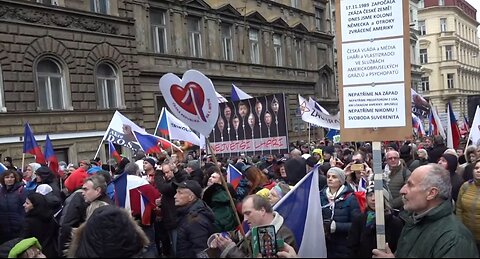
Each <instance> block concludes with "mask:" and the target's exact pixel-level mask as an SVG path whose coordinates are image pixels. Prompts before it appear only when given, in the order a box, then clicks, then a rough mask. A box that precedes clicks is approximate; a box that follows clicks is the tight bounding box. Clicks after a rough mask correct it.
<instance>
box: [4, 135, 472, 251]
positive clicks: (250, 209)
mask: <svg viewBox="0 0 480 259" xmlns="http://www.w3.org/2000/svg"><path fill="white" fill-rule="evenodd" d="M463 151H464V152H463ZM381 153H382V170H383V176H384V181H383V183H384V184H383V185H384V188H383V196H384V202H385V203H384V208H385V233H386V240H387V242H388V249H387V251H386V252H385V251H379V250H374V249H375V247H376V230H375V198H374V195H373V170H372V168H373V158H372V146H371V143H368V142H361V143H338V144H334V143H331V142H330V141H328V140H327V139H323V140H319V141H314V142H310V143H307V142H300V141H299V142H296V143H291V148H290V153H288V154H277V153H275V152H272V153H270V152H265V151H264V154H260V155H259V154H249V153H246V154H245V153H241V154H229V155H223V156H220V155H217V156H216V157H215V159H214V158H213V157H212V156H211V155H206V154H204V153H201V152H198V150H194V151H189V150H185V151H184V152H183V153H178V152H177V153H174V154H171V153H169V152H166V151H165V152H164V153H162V154H157V155H147V156H146V155H144V154H142V153H137V155H135V157H133V158H131V159H128V158H125V157H124V158H123V159H122V160H121V161H118V162H117V161H114V160H112V159H110V160H108V161H100V160H99V159H94V160H82V161H80V162H79V163H78V164H69V165H67V164H66V163H64V162H61V164H62V169H63V173H64V174H63V175H61V176H60V175H59V174H55V173H54V172H53V171H52V170H51V169H50V168H49V167H48V166H46V165H41V164H38V163H29V164H28V165H27V166H25V168H16V167H15V166H14V164H13V159H12V158H10V157H6V158H5V160H4V161H3V163H4V165H5V166H6V167H7V168H8V170H6V171H4V172H3V173H2V174H1V175H0V185H1V186H0V194H1V197H0V256H5V257H6V256H7V255H9V254H14V255H15V256H20V254H22V255H24V256H29V255H32V254H33V255H37V256H38V255H39V253H40V254H42V253H43V255H44V256H46V257H112V256H118V257H148V258H154V257H180V258H182V257H189V258H191V257H201V256H205V253H207V254H208V255H209V256H212V253H213V252H215V253H213V254H214V256H219V257H220V256H221V257H250V256H252V254H251V252H252V251H251V240H250V239H249V236H248V234H247V235H246V236H245V237H244V236H243V234H242V233H241V232H242V231H241V230H240V226H241V225H242V224H241V223H242V222H244V223H246V224H247V225H249V227H253V226H261V225H270V224H271V225H275V226H276V229H277V231H278V236H280V237H281V238H282V239H284V241H285V243H286V244H287V245H286V246H285V247H286V248H285V249H286V250H285V251H283V252H281V253H279V255H280V256H296V251H298V247H297V244H296V242H295V238H294V236H293V234H292V232H291V230H290V229H288V227H287V226H285V225H283V218H282V216H281V215H279V214H278V213H276V212H275V211H273V210H272V207H273V206H274V205H275V204H276V203H277V202H278V201H279V200H281V199H282V197H284V196H285V195H286V194H287V193H288V192H289V191H290V190H291V189H292V188H293V186H294V185H295V184H296V183H298V182H299V181H300V180H301V179H302V178H303V177H304V176H305V175H306V174H307V173H308V172H309V171H310V170H311V169H312V168H318V172H319V183H318V184H319V189H320V193H319V196H320V201H321V204H320V205H319V206H321V208H322V218H323V226H324V233H325V238H326V246H327V254H328V257H332V258H338V257H372V256H393V255H394V254H395V253H396V254H395V255H397V256H407V257H408V256H426V257H437V256H439V257H442V256H447V257H448V256H460V255H461V256H465V257H478V250H477V249H478V248H479V247H480V206H478V205H477V204H478V203H479V202H480V199H479V196H478V193H479V191H480V147H477V146H469V147H466V148H461V149H458V150H453V149H448V148H447V147H446V146H445V144H444V140H443V139H442V138H441V137H440V136H436V137H434V138H429V137H427V138H424V139H419V140H417V141H404V142H385V143H383V145H382V152H381ZM431 163H435V164H437V165H432V164H431ZM229 164H230V165H233V166H234V167H235V168H236V169H237V170H239V171H240V172H241V173H242V174H243V178H242V179H241V180H240V183H239V184H238V186H235V187H236V188H234V187H233V186H232V185H231V184H227V183H225V182H224V179H226V177H227V173H226V170H227V168H228V165H229ZM124 175H126V178H125V179H127V180H126V181H128V183H129V184H131V185H134V184H137V185H138V183H143V182H147V183H148V184H147V185H146V186H144V187H145V188H143V189H142V192H145V193H147V194H148V195H146V197H149V199H150V200H149V201H148V202H149V203H150V204H151V205H153V206H148V207H145V208H143V207H142V209H134V208H133V207H132V208H131V210H130V211H126V210H125V209H123V208H121V207H124V206H125V205H123V206H122V205H121V201H120V200H119V197H120V196H121V193H119V191H118V188H116V184H117V183H118V181H119V180H118V179H120V178H121V177H122V176H124ZM127 176H128V177H127ZM439 183H441V186H440V187H439V185H438V184H439ZM418 184H419V185H421V186H422V187H421V189H422V190H423V191H424V193H421V194H418V193H417V195H416V196H415V195H413V194H411V193H415V192H420V191H421V190H420V191H419V190H418V188H420V187H417V189H416V188H415V187H414V186H415V185H418ZM225 186H226V187H227V188H225ZM427 187H428V188H427ZM427 189H428V191H427ZM133 197H135V195H134V194H132V195H131V197H130V198H131V199H133ZM418 197H420V198H418ZM423 198H424V199H425V200H418V199H423ZM144 210H150V211H147V212H146V213H148V214H149V215H151V217H149V221H148V222H145V221H144V218H143V215H144V213H145V211H144ZM440 218H441V220H440ZM427 222H428V223H427ZM435 222H436V223H435ZM439 222H442V224H443V225H444V228H443V229H444V230H436V231H433V230H430V231H426V230H425V229H426V228H427V226H429V225H428V224H430V223H431V224H432V226H433V225H434V223H435V224H440V223H439ZM422 224H425V227H424V228H425V229H422ZM445 229H447V230H449V231H450V232H448V233H447V234H445V233H446V231H447V230H445ZM442 231H443V232H442ZM215 233H228V234H227V235H226V236H224V235H216V234H215ZM415 235H417V237H415ZM422 235H429V236H422ZM440 235H442V236H443V237H442V238H443V239H445V238H447V239H448V240H441V241H438V240H436V241H437V242H439V243H442V245H444V246H445V248H439V247H438V244H435V243H434V242H433V241H432V240H435V239H434V238H435V237H436V236H440ZM439 238H440V237H439ZM417 239H422V242H424V243H422V244H423V245H422V246H419V245H418V244H416V243H415V242H417V241H416V240H417ZM423 239H424V240H423ZM440 239H441V238H440ZM472 244H473V246H472ZM475 245H476V246H475ZM20 247H21V248H20ZM472 247H473V249H472ZM372 250H373V251H372ZM384 252H385V253H384Z"/></svg>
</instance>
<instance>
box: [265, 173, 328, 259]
mask: <svg viewBox="0 0 480 259" xmlns="http://www.w3.org/2000/svg"><path fill="white" fill-rule="evenodd" d="M318 168H319V166H318V165H317V166H315V168H314V169H313V171H311V172H310V173H308V174H307V175H306V176H305V177H303V178H302V180H300V182H298V183H297V184H296V185H295V186H294V187H293V189H292V190H291V191H289V192H288V193H287V194H286V195H285V196H283V197H282V198H281V199H280V200H279V201H278V202H277V204H275V206H274V207H273V210H274V211H276V212H278V213H279V214H280V215H282V217H283V223H284V224H285V225H286V226H287V227H288V228H289V229H291V230H292V232H293V234H294V235H295V240H296V241H297V246H298V256H299V257H316V258H326V257H327V247H326V243H325V234H324V232H323V219H322V204H321V202H320V194H319V193H320V190H319V188H318ZM276 230H277V231H278V229H276Z"/></svg>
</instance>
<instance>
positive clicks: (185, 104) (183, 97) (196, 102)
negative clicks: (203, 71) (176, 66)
mask: <svg viewBox="0 0 480 259" xmlns="http://www.w3.org/2000/svg"><path fill="white" fill-rule="evenodd" d="M170 93H171V94H172V97H173V100H175V102H176V103H177V104H178V105H180V107H182V108H183V109H184V110H185V111H187V112H189V113H191V114H193V115H199V116H200V118H201V119H202V120H203V121H204V122H206V121H207V119H206V118H205V115H204V114H203V111H202V109H198V107H202V106H203V103H204V101H205V94H204V93H203V89H202V87H201V86H200V85H198V84H197V83H195V82H188V83H187V84H186V85H185V87H181V86H179V85H172V86H171V87H170Z"/></svg>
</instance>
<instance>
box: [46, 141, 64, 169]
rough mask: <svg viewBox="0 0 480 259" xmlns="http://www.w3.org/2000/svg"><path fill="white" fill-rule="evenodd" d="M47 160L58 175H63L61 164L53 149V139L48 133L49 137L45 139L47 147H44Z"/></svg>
mask: <svg viewBox="0 0 480 259" xmlns="http://www.w3.org/2000/svg"><path fill="white" fill-rule="evenodd" d="M44 154H45V160H46V161H47V162H48V167H49V168H50V170H52V172H53V173H54V174H55V175H56V176H57V177H63V171H61V170H60V166H59V165H58V159H57V156H56V155H55V151H54V150H53V145H52V141H51V140H50V136H49V135H48V134H47V138H46V139H45V148H44Z"/></svg>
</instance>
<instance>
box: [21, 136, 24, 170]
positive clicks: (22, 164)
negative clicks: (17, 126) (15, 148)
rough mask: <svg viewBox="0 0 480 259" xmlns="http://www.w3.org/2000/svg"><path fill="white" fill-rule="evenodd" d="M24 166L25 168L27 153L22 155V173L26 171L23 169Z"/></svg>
mask: <svg viewBox="0 0 480 259" xmlns="http://www.w3.org/2000/svg"><path fill="white" fill-rule="evenodd" d="M24 141H25V140H24ZM24 166H25V153H23V154H22V169H21V170H22V173H23V170H25V169H23V167H24Z"/></svg>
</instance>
